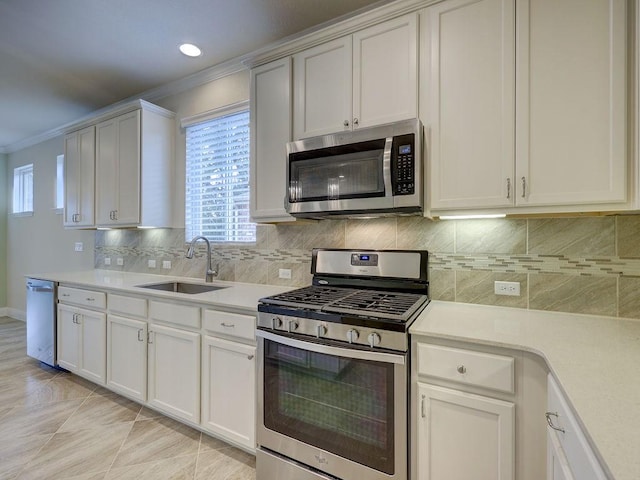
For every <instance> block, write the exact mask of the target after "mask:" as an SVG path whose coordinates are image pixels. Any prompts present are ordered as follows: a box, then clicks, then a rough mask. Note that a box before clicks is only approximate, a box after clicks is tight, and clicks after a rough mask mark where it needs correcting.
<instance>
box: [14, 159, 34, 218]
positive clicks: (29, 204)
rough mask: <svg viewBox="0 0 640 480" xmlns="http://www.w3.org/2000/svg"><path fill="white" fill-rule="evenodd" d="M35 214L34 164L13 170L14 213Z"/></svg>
mask: <svg viewBox="0 0 640 480" xmlns="http://www.w3.org/2000/svg"><path fill="white" fill-rule="evenodd" d="M30 212H33V164H29V165H24V166H22V167H16V168H14V169H13V213H30Z"/></svg>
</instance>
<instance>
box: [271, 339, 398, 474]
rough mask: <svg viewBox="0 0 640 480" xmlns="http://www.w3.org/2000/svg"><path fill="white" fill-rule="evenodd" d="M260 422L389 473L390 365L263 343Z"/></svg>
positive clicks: (391, 457) (391, 459)
mask: <svg viewBox="0 0 640 480" xmlns="http://www.w3.org/2000/svg"><path fill="white" fill-rule="evenodd" d="M264 350H265V353H264V357H265V358H264V423H265V427H267V428H268V429H270V430H274V431H276V432H279V433H281V434H283V435H286V436H288V437H292V438H295V439H297V440H299V441H302V442H304V443H307V444H309V445H313V446H315V447H318V448H321V449H323V450H326V451H329V452H331V453H334V454H336V455H340V456H342V457H345V458H347V459H349V460H352V461H354V462H357V463H360V464H363V465H367V466H369V467H371V468H373V469H376V470H379V471H382V472H385V473H388V474H393V473H394V472H393V470H394V424H393V415H394V411H393V400H394V398H393V385H394V383H393V375H394V366H393V364H388V363H382V362H373V361H366V360H357V359H348V358H342V357H337V356H332V355H325V354H320V353H315V352H309V351H306V350H302V349H298V348H294V347H290V346H287V345H281V344H279V343H277V342H273V341H271V340H266V339H265V349H264Z"/></svg>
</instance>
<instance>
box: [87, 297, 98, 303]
mask: <svg viewBox="0 0 640 480" xmlns="http://www.w3.org/2000/svg"><path fill="white" fill-rule="evenodd" d="M86 300H87V302H95V301H96V299H95V298H91V297H87V298H86Z"/></svg>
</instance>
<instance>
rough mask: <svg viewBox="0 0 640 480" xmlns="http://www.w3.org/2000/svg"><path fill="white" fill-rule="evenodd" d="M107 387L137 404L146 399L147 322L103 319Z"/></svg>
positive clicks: (115, 318) (110, 316)
mask: <svg viewBox="0 0 640 480" xmlns="http://www.w3.org/2000/svg"><path fill="white" fill-rule="evenodd" d="M107 385H108V387H109V388H111V389H112V390H115V391H117V392H120V393H123V394H124V395H127V396H128V397H131V398H134V399H136V400H140V401H141V402H145V401H146V400H147V322H141V321H139V320H132V319H129V318H124V317H118V316H115V315H109V316H108V317H107Z"/></svg>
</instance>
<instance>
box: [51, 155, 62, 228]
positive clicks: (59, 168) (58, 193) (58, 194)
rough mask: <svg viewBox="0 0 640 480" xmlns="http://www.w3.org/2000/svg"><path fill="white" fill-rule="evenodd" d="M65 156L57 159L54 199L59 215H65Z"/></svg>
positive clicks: (59, 156)
mask: <svg viewBox="0 0 640 480" xmlns="http://www.w3.org/2000/svg"><path fill="white" fill-rule="evenodd" d="M64 170H65V164H64V154H61V155H58V156H57V157H56V188H55V197H54V207H53V208H54V210H55V211H56V213H57V214H60V215H62V214H63V213H64Z"/></svg>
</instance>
